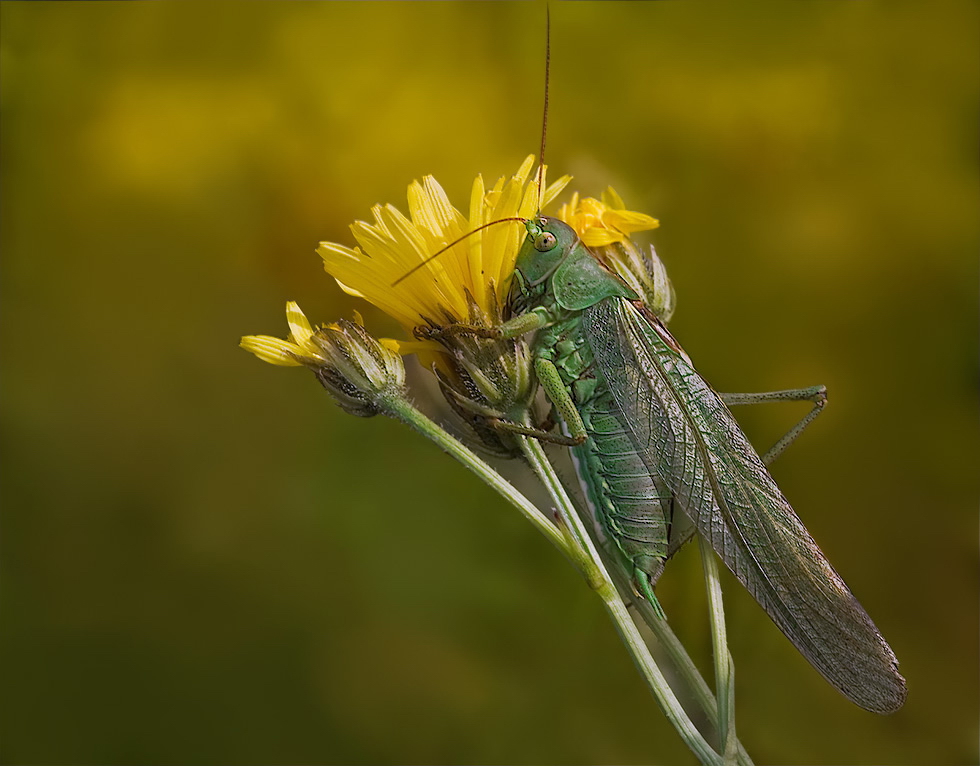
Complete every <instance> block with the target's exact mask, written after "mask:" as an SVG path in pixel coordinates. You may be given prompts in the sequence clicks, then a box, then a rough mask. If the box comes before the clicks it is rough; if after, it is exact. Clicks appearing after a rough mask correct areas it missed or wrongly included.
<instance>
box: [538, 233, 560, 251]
mask: <svg viewBox="0 0 980 766" xmlns="http://www.w3.org/2000/svg"><path fill="white" fill-rule="evenodd" d="M557 241H558V240H557V239H555V235H554V234H552V233H551V232H550V231H543V232H541V233H540V234H538V236H536V237H535V238H534V249H535V250H537V251H539V252H542V253H544V252H546V251H548V250H551V248H553V247H554V246H555V243H556V242H557Z"/></svg>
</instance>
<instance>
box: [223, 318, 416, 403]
mask: <svg viewBox="0 0 980 766" xmlns="http://www.w3.org/2000/svg"><path fill="white" fill-rule="evenodd" d="M286 321H287V322H288V323H289V337H288V338H286V340H282V339H281V338H273V337H272V336H270V335H246V336H245V337H244V338H242V340H241V344H240V345H241V347H242V348H244V349H245V350H246V351H251V352H252V353H253V354H255V355H256V356H257V357H258V358H259V359H262V360H263V361H265V362H269V363H270V364H278V365H282V366H284V367H299V366H301V365H302V366H305V367H308V368H309V369H311V370H312V371H313V373H314V374H315V375H316V377H317V379H318V380H319V381H320V383H322V384H323V387H324V388H325V389H327V391H328V392H330V394H331V395H332V396H333V398H334V401H335V402H336V403H337V404H338V405H340V406H341V407H342V408H343V409H344V410H346V411H347V412H349V413H350V414H351V415H359V416H361V417H370V416H372V415H377V414H378V413H379V412H389V413H390V412H391V411H392V404H393V403H394V402H397V401H400V400H402V399H404V396H405V364H404V362H403V361H402V358H401V356H399V355H398V354H397V353H396V352H395V351H393V350H392V349H390V348H387V347H386V346H384V345H383V344H381V343H380V342H379V341H377V340H376V339H375V338H372V337H371V336H370V335H369V334H368V332H367V330H365V329H364V327H363V325H362V323H361V317H360V316H359V315H358V314H356V313H355V315H354V321H353V322H350V321H347V320H346V319H341V320H340V321H339V322H332V323H330V324H328V325H322V326H320V327H319V328H317V329H316V330H314V329H313V328H312V327H311V326H310V322H309V320H308V319H307V318H306V315H305V314H303V312H302V311H301V310H300V308H299V306H298V305H297V304H296V303H294V302H293V301H290V302H289V303H287V304H286Z"/></svg>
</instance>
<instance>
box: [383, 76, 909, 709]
mask: <svg viewBox="0 0 980 766" xmlns="http://www.w3.org/2000/svg"><path fill="white" fill-rule="evenodd" d="M546 92H547V77H546ZM545 103H546V113H547V95H546V99H545ZM545 122H546V120H545ZM543 143H544V142H543V140H542V148H543ZM542 154H543V151H542ZM542 164H543V157H542ZM511 220H514V219H511ZM521 220H523V219H521ZM503 222H504V221H496V222H493V223H503ZM523 222H524V224H525V226H526V229H527V238H526V239H525V241H524V244H523V246H522V247H521V250H520V252H519V254H518V256H517V262H516V271H515V274H514V280H513V283H512V288H511V298H510V306H509V310H510V311H509V315H510V316H511V317H512V318H511V319H509V320H508V321H506V322H504V323H503V324H502V325H500V326H498V327H496V328H486V327H475V326H468V325H463V324H453V325H449V326H447V327H444V328H435V327H433V328H425V329H422V330H420V334H421V335H424V336H426V337H430V338H444V339H446V338H451V337H452V336H459V335H478V336H483V337H487V338H496V339H501V338H503V339H507V338H517V337H520V336H523V335H525V334H529V333H535V335H534V339H533V341H532V344H531V351H532V355H533V363H534V371H535V373H536V376H537V380H538V382H539V383H540V385H541V387H542V388H543V389H544V391H545V393H546V395H547V396H548V399H549V400H550V402H551V403H552V405H553V406H554V408H555V410H557V412H558V414H559V415H560V418H561V421H562V423H563V424H564V426H565V429H566V433H567V436H566V437H560V436H554V435H552V434H549V433H546V432H542V431H540V430H538V429H536V428H533V427H529V426H528V425H527V424H520V423H508V422H501V421H497V422H496V423H495V426H496V427H498V428H500V429H501V430H505V431H506V430H510V431H512V432H516V433H521V434H527V435H532V436H536V437H538V438H541V439H544V440H550V441H557V442H559V443H563V444H567V445H569V446H571V447H572V449H573V454H574V457H575V459H576V460H575V462H576V468H577V470H578V474H579V478H580V479H581V482H582V484H583V486H584V488H585V491H586V495H587V497H588V500H589V503H590V510H591V512H592V513H593V515H594V518H595V522H596V525H597V527H598V529H599V533H600V536H602V537H604V538H606V542H607V544H611V545H610V547H612V548H613V549H614V550H615V551H616V554H615V555H616V556H618V558H619V559H620V563H621V564H622V567H623V570H624V572H625V573H626V575H627V576H628V577H629V578H630V579H631V581H632V584H633V587H634V589H635V590H636V591H637V593H638V594H640V595H641V596H642V597H643V598H644V599H645V600H646V601H647V602H648V604H649V606H650V607H652V608H653V609H654V610H656V611H657V612H658V614H662V612H660V607H659V604H658V603H657V600H656V597H655V595H654V592H653V588H654V586H655V584H656V582H657V579H658V578H659V576H660V574H661V572H662V571H663V567H664V564H665V562H666V560H667V559H668V558H669V557H670V556H671V555H672V554H673V553H674V552H675V551H676V550H677V549H678V548H679V547H680V546H681V545H682V544H683V543H684V542H685V541H687V540H688V539H690V537H691V536H692V535H693V534H694V533H695V532H696V533H697V534H700V535H701V536H702V537H703V538H704V539H705V540H706V541H707V542H708V543H709V544H710V545H711V547H712V548H713V549H714V550H715V551H716V552H717V554H718V555H719V556H720V557H721V559H722V560H723V561H724V562H725V564H726V565H727V566H728V567H729V569H730V570H731V571H732V572H733V573H734V574H735V576H736V577H737V578H738V579H739V581H740V582H741V583H742V584H743V585H744V586H745V588H746V589H747V590H748V591H749V592H750V593H751V594H752V596H753V597H754V598H755V599H756V601H758V603H759V604H760V605H761V606H762V607H763V608H764V609H765V610H766V612H767V613H768V614H769V616H770V618H771V619H772V620H773V622H775V623H776V625H777V626H778V627H779V628H780V630H781V631H782V632H783V633H784V634H785V635H786V636H787V637H788V638H789V639H790V641H792V642H793V644H794V645H795V646H796V647H797V649H798V650H799V651H800V653H801V654H803V656H804V657H806V659H807V660H808V661H809V662H810V663H811V664H812V665H813V666H814V668H816V669H817V670H818V671H819V672H820V673H821V674H822V675H823V676H824V677H825V678H826V679H827V680H828V681H830V683H831V684H833V685H834V686H835V687H837V689H839V690H840V691H841V692H842V693H843V694H844V695H845V696H847V697H848V698H849V699H850V700H852V701H853V702H854V703H855V704H857V705H859V706H861V707H862V708H865V709H866V710H869V711H872V712H876V713H891V712H894V711H896V710H898V709H899V708H900V707H901V706H902V704H903V703H904V701H905V696H906V687H905V680H904V679H903V678H902V676H901V675H900V674H899V673H898V669H897V667H898V662H897V660H896V658H895V655H894V653H893V652H892V650H891V648H890V647H889V646H888V644H887V643H886V641H885V640H884V638H883V637H882V636H881V634H880V632H879V631H878V629H877V628H876V626H875V625H874V623H873V622H872V620H871V618H870V617H869V616H868V614H867V613H866V612H865V610H864V609H863V607H862V606H861V605H860V603H859V602H858V601H857V599H855V598H854V596H853V595H852V594H851V592H850V590H849V589H848V588H847V586H846V584H845V583H844V581H843V580H842V579H841V577H840V576H839V575H838V574H837V573H836V572H835V571H834V569H833V567H832V566H831V565H830V563H829V561H828V560H827V558H826V557H825V556H824V554H823V553H822V552H821V550H820V549H819V548H818V547H817V545H816V543H815V542H814V541H813V539H812V537H811V536H810V534H809V533H808V532H807V530H806V528H805V527H804V525H803V524H802V522H801V521H800V520H799V518H798V517H797V515H796V513H795V512H794V511H793V509H792V508H791V506H790V505H789V503H788V502H787V501H786V499H785V498H784V497H783V495H782V493H781V492H780V491H779V489H778V487H777V486H776V484H775V482H774V481H773V479H772V477H771V476H770V475H769V472H768V470H767V469H766V465H767V464H768V463H769V462H770V461H771V460H772V459H774V458H775V457H777V456H778V455H779V454H780V453H781V452H782V451H783V450H784V449H785V448H786V447H787V446H788V445H789V444H790V443H791V442H792V441H793V440H794V439H795V438H796V437H797V436H798V435H799V434H800V433H801V432H802V430H803V429H804V428H805V427H806V426H807V425H808V424H809V423H810V422H812V420H813V418H815V417H816V415H818V414H819V412H820V411H821V409H822V407H823V404H824V403H825V401H826V394H825V390H824V388H823V387H822V386H815V387H812V388H806V389H799V390H792V391H777V392H769V393H762V394H718V393H716V392H715V391H714V390H713V389H712V388H711V387H710V386H709V385H708V384H707V383H706V382H705V381H704V380H703V379H702V378H701V377H700V375H698V373H697V372H696V371H695V369H694V367H693V365H692V363H691V361H690V359H689V358H688V356H687V355H686V354H685V352H684V351H683V349H682V348H681V347H680V345H679V344H678V343H677V342H676V341H675V340H674V338H673V337H672V336H671V334H670V333H669V331H668V330H667V328H666V326H665V325H664V323H663V322H662V321H661V319H660V318H658V317H657V316H656V314H655V313H654V312H653V311H652V310H651V309H650V308H649V307H648V306H647V305H646V304H645V303H644V302H643V301H642V300H641V296H640V295H639V294H638V293H637V292H636V291H635V290H634V289H633V288H631V287H630V286H628V285H627V284H626V283H625V282H624V281H623V279H621V278H620V277H619V276H617V275H616V274H614V273H613V272H612V271H611V270H610V269H609V268H608V267H607V266H606V265H605V264H604V263H603V262H602V261H601V260H600V259H599V258H598V257H597V256H596V255H595V254H593V253H592V252H591V251H590V250H589V249H588V248H586V246H585V245H584V244H583V243H582V242H581V240H580V239H579V237H578V235H577V234H576V233H575V231H574V230H573V229H572V228H571V227H570V226H568V225H567V224H566V223H564V222H562V221H560V220H558V219H557V218H550V217H543V216H538V217H536V218H534V219H532V220H526V221H523ZM487 225H490V224H487ZM484 228H485V227H484ZM453 244H455V243H453ZM446 249H448V248H446ZM440 252H441V251H440ZM438 254H439V253H436V254H435V255H433V256H431V257H435V256H436V255H438ZM411 273H412V272H409V273H407V274H405V275H404V276H403V277H402V279H404V278H407V277H408V276H410V274H411ZM399 281H401V280H399ZM792 400H798V401H801V400H807V401H811V402H812V403H813V404H814V406H813V409H812V410H811V411H810V412H809V413H808V414H807V415H806V416H805V417H804V418H803V419H802V420H801V421H800V422H799V423H798V424H797V425H796V426H794V428H792V429H791V430H790V431H789V432H788V433H787V434H786V435H785V436H784V437H783V438H782V439H780V440H779V441H778V442H777V443H776V445H775V446H774V447H773V448H772V449H770V450H769V451H768V452H767V453H766V454H765V455H764V456H763V457H760V456H759V455H758V453H757V452H756V451H755V449H754V448H753V447H752V445H751V444H750V443H749V441H748V439H747V438H746V437H745V435H744V434H743V433H742V431H741V429H740V427H739V426H738V424H737V423H736V421H735V419H734V418H733V417H732V415H731V413H730V411H729V409H728V406H727V405H740V404H753V403H760V402H767V401H792Z"/></svg>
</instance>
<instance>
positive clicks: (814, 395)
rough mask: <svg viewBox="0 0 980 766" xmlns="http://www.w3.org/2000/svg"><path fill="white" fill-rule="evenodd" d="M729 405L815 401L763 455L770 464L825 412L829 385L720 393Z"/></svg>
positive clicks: (763, 460) (764, 460)
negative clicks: (747, 392) (750, 392)
mask: <svg viewBox="0 0 980 766" xmlns="http://www.w3.org/2000/svg"><path fill="white" fill-rule="evenodd" d="M718 396H720V397H721V400H722V401H723V402H724V403H725V404H727V405H728V406H729V407H737V406H739V405H742V404H765V403H767V402H813V407H812V408H811V409H810V411H809V412H808V413H807V414H806V415H804V416H803V418H802V419H801V420H800V422H798V423H797V424H796V425H795V426H793V427H792V428H791V429H789V431H787V432H786V434H785V435H784V436H783V437H782V438H781V439H780V440H779V441H777V442H776V443H775V444H774V445H773V446H772V447H771V448H770V449H769V450H768V451H767V452H766V453H765V454H764V455H763V456H762V462H763V463H765V464H766V465H769V464H770V463H771V462H772V461H773V460H775V459H776V458H777V457H779V456H780V455H782V454H783V452H784V451H785V450H786V448H787V447H788V446H789V445H790V444H792V443H793V442H794V441H796V437H798V436H799V435H800V434H801V433H803V431H804V429H806V427H807V426H808V425H810V423H812V422H813V421H814V420H815V419H816V417H817V415H819V414H820V413H821V412H823V408H824V406H825V405H826V404H827V387H826V386H810V387H809V388H791V389H787V390H785V391H764V392H762V393H757V394H718Z"/></svg>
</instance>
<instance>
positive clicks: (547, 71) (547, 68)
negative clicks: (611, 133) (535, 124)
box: [538, 3, 551, 213]
mask: <svg viewBox="0 0 980 766" xmlns="http://www.w3.org/2000/svg"><path fill="white" fill-rule="evenodd" d="M544 40H545V42H544V114H543V115H542V117H541V153H540V154H539V155H538V213H540V212H541V208H542V207H543V204H542V203H543V202H544V188H542V186H543V184H544V146H545V141H546V140H547V138H548V89H549V85H550V81H551V4H550V3H548V4H546V5H545V21H544Z"/></svg>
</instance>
